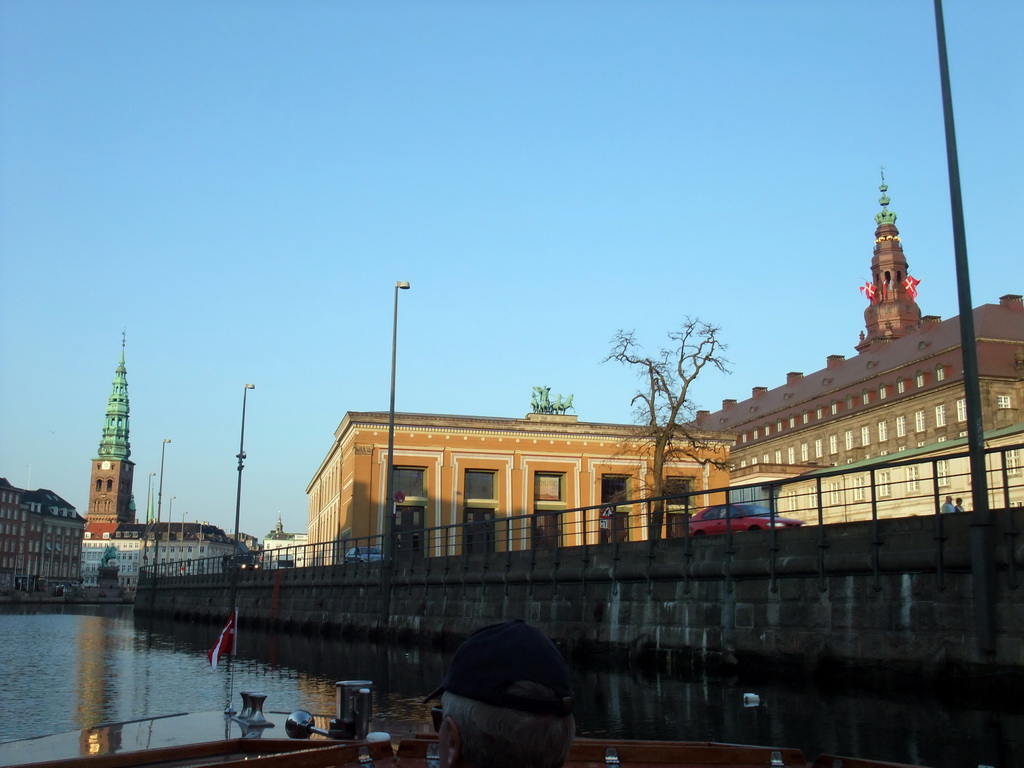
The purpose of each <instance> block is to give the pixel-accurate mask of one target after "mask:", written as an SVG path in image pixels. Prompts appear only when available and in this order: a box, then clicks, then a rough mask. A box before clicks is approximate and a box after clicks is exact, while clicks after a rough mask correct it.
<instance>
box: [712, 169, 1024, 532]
mask: <svg viewBox="0 0 1024 768" xmlns="http://www.w3.org/2000/svg"><path fill="white" fill-rule="evenodd" d="M879 190H880V191H881V193H882V196H881V198H880V199H879V201H878V202H879V203H880V204H881V206H882V209H881V211H879V212H878V213H876V215H875V242H874V250H873V253H872V258H871V277H870V282H864V283H863V284H862V285H861V286H860V291H861V293H862V294H863V295H864V297H865V299H866V300H867V302H868V305H867V308H866V309H865V310H864V328H863V330H862V331H861V332H860V341H859V343H857V344H856V345H855V349H856V354H854V355H851V356H850V357H849V358H847V356H846V355H844V354H828V355H822V357H823V358H824V359H823V362H824V364H825V366H824V368H821V369H819V370H817V371H815V372H813V373H809V374H807V375H804V374H803V373H802V372H799V371H789V372H787V373H785V374H784V378H785V383H784V384H781V385H778V386H775V387H767V386H756V387H752V388H751V391H750V396H749V397H747V398H745V399H738V398H737V399H731V398H730V399H723V400H722V407H721V409H720V410H718V411H715V412H713V413H711V412H708V411H698V413H697V421H696V423H697V425H698V426H700V427H702V428H706V429H712V430H723V431H726V432H731V433H733V434H734V435H735V436H736V437H735V443H734V445H733V447H732V450H731V453H730V458H731V460H732V463H733V471H732V473H731V475H730V483H731V484H732V485H735V486H741V485H743V486H749V487H752V488H757V487H759V485H758V484H762V483H766V482H770V481H773V480H779V479H783V478H792V477H797V476H801V475H804V474H806V473H808V472H813V471H815V470H817V469H821V468H825V467H830V466H832V467H840V466H847V465H850V464H858V465H860V466H863V467H865V471H867V468H870V467H871V466H873V465H875V464H877V465H879V466H880V467H881V469H879V472H882V471H884V472H885V473H886V474H887V475H888V476H889V477H890V478H891V479H892V482H891V483H890V484H888V485H885V486H882V487H880V488H879V493H880V494H884V496H885V497H886V498H895V496H896V495H897V494H902V493H908V494H910V495H909V496H908V497H907V498H906V499H905V500H903V501H901V504H902V505H903V507H902V509H903V510H904V513H905V514H910V513H911V512H910V511H908V510H913V511H914V513H915V514H917V513H920V514H935V511H936V510H935V509H934V505H932V506H931V507H929V499H928V498H927V494H919V495H916V496H915V495H914V494H913V493H911V492H910V491H908V490H907V489H908V488H909V487H910V484H911V483H910V482H908V484H907V485H904V484H903V483H901V482H896V481H897V479H908V478H909V479H910V481H913V477H911V476H910V475H909V474H908V473H909V472H910V471H911V470H910V469H906V470H905V469H904V468H902V467H898V468H892V467H887V466H883V465H885V464H886V463H887V462H891V461H892V459H893V458H894V457H896V456H898V455H899V454H900V453H903V454H904V457H903V458H906V456H908V455H909V453H908V452H910V451H914V452H915V454H914V455H918V456H921V455H928V454H929V453H935V454H937V453H940V452H942V451H946V452H950V451H955V450H958V449H960V448H962V447H963V446H964V444H965V439H966V434H967V433H966V430H967V423H966V422H967V408H966V400H965V394H964V382H963V375H964V374H963V350H962V349H961V341H960V324H959V318H956V317H952V318H949V319H947V320H943V319H942V318H941V317H939V316H937V315H930V314H928V315H923V316H922V313H921V309H920V308H919V306H918V303H917V298H918V291H917V287H918V284H919V283H920V281H919V280H918V279H917V278H916V277H912V276H911V275H910V274H909V268H908V265H907V258H906V256H905V255H904V253H903V245H902V243H901V242H900V233H899V230H897V229H896V214H895V213H893V212H892V211H891V210H889V197H888V195H887V194H886V192H887V191H888V187H887V186H886V184H885V177H884V176H883V177H882V184H881V186H880V187H879ZM1010 279H1012V276H1011V278H1010ZM973 312H974V327H975V339H974V346H975V350H976V354H977V357H978V361H979V378H980V383H981V391H982V404H981V405H982V413H983V422H984V427H985V430H986V442H987V445H990V446H994V445H999V444H1000V443H1001V444H1003V445H1013V444H1017V443H1020V442H1021V440H1022V438H1024V300H1022V298H1021V294H1019V293H1014V294H1006V295H1005V296H1001V297H1000V298H999V302H998V304H983V305H981V306H978V307H975V308H974V310H973ZM780 378H783V375H782V374H781V371H780ZM1021 454H1024V451H1021V450H1020V449H1019V448H1013V449H1008V452H1007V454H1006V459H1005V461H1006V462H1007V465H1006V466H1007V471H1008V472H1010V471H1012V472H1013V473H1014V474H1019V473H1020V472H1021V469H1020V467H1021V466H1022V464H1024V462H1022V460H1021ZM957 461H959V459H957ZM914 471H915V472H916V471H917V470H916V469H915V470H914ZM922 471H925V470H922ZM928 471H932V469H928ZM948 472H949V474H948V476H947V478H945V479H942V480H940V479H938V478H936V479H935V483H936V486H935V487H936V488H938V487H940V485H941V483H948V484H949V490H948V491H945V490H944V492H950V491H955V492H957V493H963V494H964V495H966V494H967V490H968V489H967V486H966V481H965V480H964V478H965V477H966V476H967V473H966V472H963V471H962V469H961V468H956V467H954V466H953V465H952V464H951V465H950V468H949V470H948ZM958 472H959V473H960V474H959V475H958V474H957V473H958ZM828 482H829V483H838V482H839V481H838V480H831V479H830V480H828ZM864 482H869V478H865V479H864ZM847 488H849V486H847ZM758 492H759V491H758ZM820 492H821V491H820V487H819V489H818V490H817V491H809V492H808V493H807V494H806V498H812V499H813V498H816V494H818V493H820ZM837 492H838V491H837ZM848 492H849V491H848V490H847V491H843V493H848ZM752 493H753V492H752ZM798 493H802V491H798ZM736 498H744V497H742V496H739V497H736ZM867 498H868V499H871V498H873V497H872V495H871V494H870V493H868V494H867ZM915 505H917V506H915ZM797 506H798V505H797V502H795V501H792V500H787V501H780V507H779V512H780V513H787V512H797V511H800V510H799V509H798V508H797ZM853 506H855V505H853ZM853 506H851V507H850V509H848V510H847V512H849V514H851V515H855V514H856V515H859V514H860V512H859V511H858V512H856V513H855V512H853V511H850V510H852V509H853ZM858 509H862V507H858ZM846 519H858V518H857V517H848V518H846Z"/></svg>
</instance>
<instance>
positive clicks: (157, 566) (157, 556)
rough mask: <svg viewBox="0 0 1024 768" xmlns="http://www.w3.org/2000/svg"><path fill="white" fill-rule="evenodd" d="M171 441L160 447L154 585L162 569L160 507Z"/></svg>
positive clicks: (154, 544)
mask: <svg viewBox="0 0 1024 768" xmlns="http://www.w3.org/2000/svg"><path fill="white" fill-rule="evenodd" d="M169 442H171V441H170V440H169V439H164V444H163V445H162V446H161V447H160V483H159V484H158V487H157V492H156V535H155V536H154V538H155V541H154V542H153V585H154V587H155V586H156V574H157V571H159V569H160V509H161V506H162V505H163V500H164V456H165V454H166V453H167V444H168V443H169Z"/></svg>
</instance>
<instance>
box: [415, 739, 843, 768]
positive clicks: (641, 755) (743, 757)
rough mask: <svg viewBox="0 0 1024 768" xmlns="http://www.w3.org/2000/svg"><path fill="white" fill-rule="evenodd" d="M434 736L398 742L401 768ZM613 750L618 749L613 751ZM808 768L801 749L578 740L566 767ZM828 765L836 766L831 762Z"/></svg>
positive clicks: (418, 762)
mask: <svg viewBox="0 0 1024 768" xmlns="http://www.w3.org/2000/svg"><path fill="white" fill-rule="evenodd" d="M436 742H437V740H436V738H433V737H432V736H420V737H418V738H415V739H405V740H403V741H402V742H400V743H399V745H398V753H397V755H396V758H395V762H396V763H397V768H423V765H424V762H425V760H426V759H427V749H428V748H429V746H430V745H431V744H435V743H436ZM609 750H614V752H612V753H610V752H609ZM646 766H658V768H673V766H676V767H677V768H773V766H774V767H776V768H807V758H805V757H804V754H803V752H801V751H800V750H799V749H782V748H776V747H750V746H745V745H742V744H719V743H717V742H711V741H696V742H678V741H626V740H616V739H582V738H578V739H576V740H575V741H574V742H573V744H572V747H570V748H569V757H568V759H566V761H565V768H645V767H646ZM827 768H832V765H831V764H829V765H828V767H827Z"/></svg>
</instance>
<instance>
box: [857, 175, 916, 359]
mask: <svg viewBox="0 0 1024 768" xmlns="http://www.w3.org/2000/svg"><path fill="white" fill-rule="evenodd" d="M878 189H879V191H880V192H881V193H882V196H881V197H880V198H879V199H878V202H879V203H881V205H882V210H881V211H880V212H878V213H877V214H875V224H876V225H877V226H876V227H875V252H874V256H872V258H871V282H870V283H869V284H867V286H865V288H863V289H862V291H863V292H865V293H866V294H867V298H868V302H869V303H868V307H867V309H865V310H864V326H865V329H866V331H867V332H866V333H862V334H861V339H860V343H859V344H857V347H856V349H857V351H858V352H864V351H866V350H868V349H871V348H874V347H878V346H879V345H880V344H885V343H887V342H890V341H894V340H895V339H900V338H903V337H904V336H906V335H907V334H908V333H910V332H911V331H915V330H917V329H918V328H920V326H921V310H920V308H919V307H918V306H917V301H915V299H916V298H917V281H916V280H915V279H914V278H912V277H910V275H909V273H908V267H907V257H906V256H904V255H903V244H902V243H901V242H900V232H899V230H898V229H896V214H895V213H894V212H893V211H890V210H889V202H890V201H889V196H888V195H887V194H886V192H888V191H889V187H888V185H887V184H886V183H885V177H884V176H883V177H882V185H881V186H880V187H879V188H878Z"/></svg>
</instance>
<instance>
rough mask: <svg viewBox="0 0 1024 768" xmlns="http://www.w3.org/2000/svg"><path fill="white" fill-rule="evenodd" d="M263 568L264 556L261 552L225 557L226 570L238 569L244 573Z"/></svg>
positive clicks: (241, 553) (240, 553)
mask: <svg viewBox="0 0 1024 768" xmlns="http://www.w3.org/2000/svg"><path fill="white" fill-rule="evenodd" d="M262 567H263V555H261V554H260V553H259V552H239V553H237V554H234V555H224V570H229V569H230V568H238V569H239V570H242V571H250V570H251V571H258V570H259V569H260V568H262Z"/></svg>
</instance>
